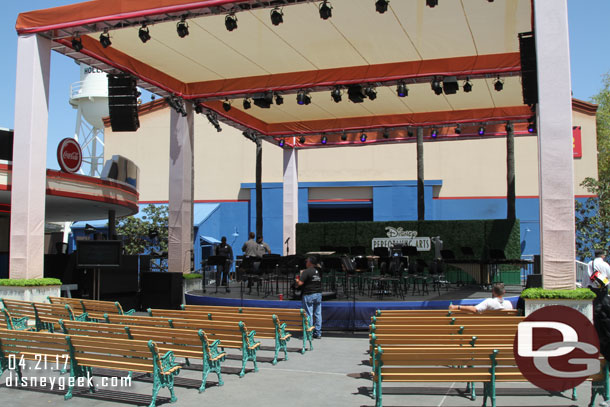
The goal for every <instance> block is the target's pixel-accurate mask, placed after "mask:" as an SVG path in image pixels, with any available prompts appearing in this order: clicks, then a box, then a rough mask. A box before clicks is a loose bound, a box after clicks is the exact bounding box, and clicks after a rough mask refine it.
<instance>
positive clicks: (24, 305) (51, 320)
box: [0, 298, 87, 332]
mask: <svg viewBox="0 0 610 407" xmlns="http://www.w3.org/2000/svg"><path fill="white" fill-rule="evenodd" d="M0 302H1V303H2V305H3V306H4V308H6V309H7V310H8V311H9V313H10V314H11V315H12V316H13V317H15V318H23V317H28V318H29V319H32V320H34V321H35V325H34V326H35V329H36V330H37V331H41V330H47V331H49V332H53V331H54V330H55V328H58V325H57V321H58V320H60V319H69V320H77V321H86V320H87V314H86V313H84V314H81V315H76V314H75V313H74V311H72V308H71V307H70V306H69V305H68V304H65V305H60V304H45V303H42V302H29V301H19V300H9V299H6V298H4V299H0Z"/></svg>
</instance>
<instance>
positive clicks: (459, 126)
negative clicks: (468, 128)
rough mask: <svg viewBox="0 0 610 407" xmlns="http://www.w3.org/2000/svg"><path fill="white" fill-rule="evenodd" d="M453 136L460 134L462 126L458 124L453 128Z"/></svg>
mask: <svg viewBox="0 0 610 407" xmlns="http://www.w3.org/2000/svg"><path fill="white" fill-rule="evenodd" d="M454 131H455V134H462V125H461V124H459V123H458V125H457V126H455V129H454Z"/></svg>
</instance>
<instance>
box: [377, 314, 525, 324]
mask: <svg viewBox="0 0 610 407" xmlns="http://www.w3.org/2000/svg"><path fill="white" fill-rule="evenodd" d="M521 321H523V317H517V316H495V315H491V316H488V315H476V314H469V315H458V316H454V315H450V316H431V317H426V316H412V317H411V316H386V315H380V316H373V317H371V324H376V325H377V326H380V325H382V324H388V325H439V324H447V325H468V324H476V325H508V324H511V325H517V324H518V323H519V322H521Z"/></svg>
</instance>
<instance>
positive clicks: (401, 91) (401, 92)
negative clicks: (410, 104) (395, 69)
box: [396, 81, 409, 98]
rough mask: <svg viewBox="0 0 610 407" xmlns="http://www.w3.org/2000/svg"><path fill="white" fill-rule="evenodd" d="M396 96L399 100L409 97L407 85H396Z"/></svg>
mask: <svg viewBox="0 0 610 407" xmlns="http://www.w3.org/2000/svg"><path fill="white" fill-rule="evenodd" d="M396 94H397V95H398V97H401V98H404V97H405V96H409V88H407V85H405V83H404V82H402V81H401V82H398V85H396Z"/></svg>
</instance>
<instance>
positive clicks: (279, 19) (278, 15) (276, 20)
mask: <svg viewBox="0 0 610 407" xmlns="http://www.w3.org/2000/svg"><path fill="white" fill-rule="evenodd" d="M283 22H284V12H283V11H282V9H280V8H279V7H276V8H274V9H273V10H271V24H273V25H280V24H282V23H283Z"/></svg>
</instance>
